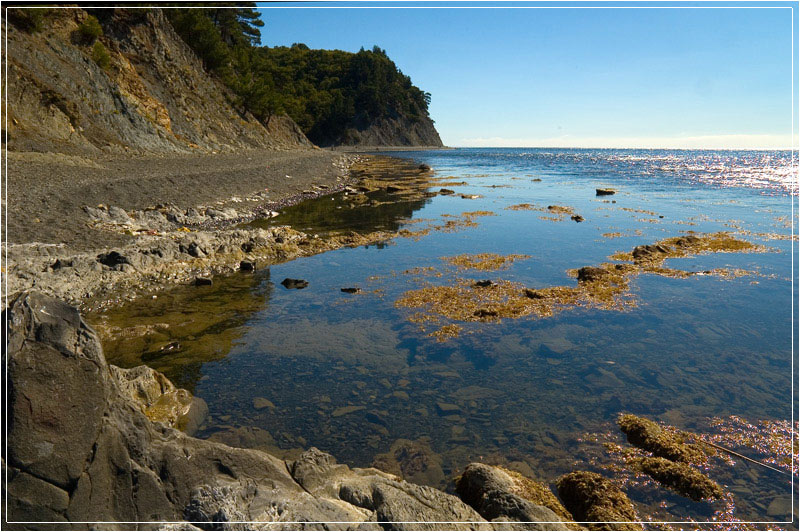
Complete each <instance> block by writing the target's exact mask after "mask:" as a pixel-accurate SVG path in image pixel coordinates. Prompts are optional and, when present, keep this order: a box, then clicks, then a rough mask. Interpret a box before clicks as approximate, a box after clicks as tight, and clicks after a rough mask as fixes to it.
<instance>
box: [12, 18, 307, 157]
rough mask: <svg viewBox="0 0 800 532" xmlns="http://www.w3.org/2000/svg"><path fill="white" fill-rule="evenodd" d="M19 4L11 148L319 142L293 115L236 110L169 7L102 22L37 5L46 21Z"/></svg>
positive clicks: (188, 148) (226, 147)
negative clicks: (264, 116) (170, 17)
mask: <svg viewBox="0 0 800 532" xmlns="http://www.w3.org/2000/svg"><path fill="white" fill-rule="evenodd" d="M11 11H12V13H11V14H9V19H8V20H6V19H4V20H3V30H4V31H6V32H7V36H8V41H7V42H8V44H7V46H6V47H5V48H4V58H3V59H4V61H5V62H6V63H7V65H8V75H7V76H6V77H4V79H3V83H4V89H7V102H8V107H7V111H8V120H7V124H8V126H7V127H8V145H7V148H8V149H9V150H11V151H40V152H47V151H55V152H62V153H92V152H98V151H100V150H102V151H110V152H124V151H128V150H133V151H138V152H193V151H195V152H212V151H231V150H237V149H242V148H298V147H311V143H310V142H309V141H308V139H307V138H306V137H305V135H304V134H303V132H302V131H301V130H300V128H299V127H298V126H297V125H296V124H295V123H294V122H293V121H292V120H291V119H290V118H289V117H288V116H286V115H281V116H276V117H273V118H272V119H271V120H270V121H269V126H268V127H266V126H265V125H264V124H263V123H262V122H260V121H258V120H256V119H255V118H254V117H253V116H252V115H250V114H249V113H247V112H245V111H243V110H237V109H235V108H234V106H233V105H232V104H231V102H232V101H233V97H232V94H231V93H230V92H229V91H228V89H227V88H225V87H224V86H223V85H222V84H221V83H220V82H219V81H218V80H217V79H215V78H214V77H212V76H210V75H209V74H208V73H207V72H206V70H204V68H203V64H202V62H201V61H200V60H199V59H198V58H197V56H196V55H195V54H194V52H193V51H192V50H191V49H190V48H189V47H188V46H187V45H186V44H185V43H184V42H183V40H182V39H181V38H180V37H179V36H178V35H177V34H176V33H175V31H174V30H173V28H172V26H171V25H170V23H169V22H168V21H167V19H166V17H165V16H164V14H163V12H161V11H160V10H144V9H113V10H95V11H97V15H98V17H99V18H100V25H99V27H97V25H96V21H94V20H93V19H91V18H90V17H89V15H88V14H87V12H86V11H84V10H82V9H78V8H75V9H42V10H38V11H39V14H38V16H40V17H41V20H40V21H39V22H38V25H36V24H29V23H26V20H27V19H26V17H28V18H30V16H32V14H34V12H35V11H36V10H17V12H18V13H19V16H17V17H15V16H14V14H13V11H14V10H11ZM42 13H44V14H42ZM20 17H21V18H22V20H21V21H20ZM92 22H94V23H95V27H97V28H98V29H97V30H94V31H95V33H92V31H93V30H92ZM34 26H37V27H34ZM98 32H99V33H100V35H97V33H98ZM4 127H5V125H4ZM4 139H5V135H4Z"/></svg>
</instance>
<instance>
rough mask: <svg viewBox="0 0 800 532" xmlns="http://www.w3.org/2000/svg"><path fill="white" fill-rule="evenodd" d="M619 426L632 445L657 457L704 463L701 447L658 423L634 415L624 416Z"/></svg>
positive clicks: (703, 453)
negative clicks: (685, 440)
mask: <svg viewBox="0 0 800 532" xmlns="http://www.w3.org/2000/svg"><path fill="white" fill-rule="evenodd" d="M617 425H619V428H620V430H621V431H622V432H623V433H624V434H625V436H626V437H627V439H628V442H629V443H630V444H631V445H635V446H636V447H638V448H640V449H642V450H644V451H648V452H651V453H653V454H654V455H655V456H659V457H662V458H667V459H669V460H674V461H676V462H686V463H704V462H705V461H706V454H705V452H704V451H703V449H702V447H700V446H699V445H695V444H691V443H685V442H684V441H683V440H684V439H683V437H681V436H680V435H678V434H676V433H672V432H668V431H666V430H664V429H663V428H661V426H659V425H658V423H655V422H654V421H650V420H649V419H645V418H642V417H638V416H634V415H633V414H623V415H621V416H619V418H618V419H617Z"/></svg>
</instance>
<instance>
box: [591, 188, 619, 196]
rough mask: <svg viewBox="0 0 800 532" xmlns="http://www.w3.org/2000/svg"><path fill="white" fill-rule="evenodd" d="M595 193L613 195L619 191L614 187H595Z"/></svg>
mask: <svg viewBox="0 0 800 532" xmlns="http://www.w3.org/2000/svg"><path fill="white" fill-rule="evenodd" d="M595 193H596V194H597V195H598V196H612V195H614V194H616V193H617V191H616V190H614V189H613V188H598V189H595Z"/></svg>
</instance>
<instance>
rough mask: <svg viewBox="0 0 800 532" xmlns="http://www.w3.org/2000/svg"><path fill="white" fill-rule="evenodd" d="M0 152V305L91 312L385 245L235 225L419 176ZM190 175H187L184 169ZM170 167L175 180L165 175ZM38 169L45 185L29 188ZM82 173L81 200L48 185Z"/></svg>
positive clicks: (394, 168)
mask: <svg viewBox="0 0 800 532" xmlns="http://www.w3.org/2000/svg"><path fill="white" fill-rule="evenodd" d="M9 155H11V156H10V157H9V162H10V163H12V162H13V163H14V164H9V172H10V173H11V175H13V176H14V181H12V183H11V185H12V186H11V187H10V190H9V192H8V194H7V198H11V199H12V201H9V202H8V207H9V227H8V228H7V229H8V232H9V235H8V236H9V237H11V238H10V239H8V240H10V241H6V240H5V239H4V242H3V246H4V251H6V252H7V255H6V257H7V263H6V265H5V270H4V274H5V282H6V286H7V290H8V291H7V293H8V298H7V299H5V300H4V302H3V308H6V307H7V306H8V305H9V304H10V301H11V300H12V299H13V298H14V297H15V296H16V295H17V294H19V293H21V292H22V291H25V290H29V289H37V290H39V291H42V292H43V293H46V294H48V295H51V296H54V297H56V298H58V299H61V300H63V301H65V302H67V303H69V304H72V305H76V306H77V307H78V308H80V309H81V310H97V309H99V308H105V307H108V306H113V305H115V304H117V303H120V302H122V301H125V300H131V299H134V298H136V297H139V296H141V295H142V294H143V293H145V292H147V293H149V292H153V291H156V290H158V289H159V288H161V287H163V286H167V285H173V284H180V283H183V284H190V283H193V282H213V281H212V280H211V279H210V278H211V277H212V276H213V275H216V274H222V273H233V272H235V271H237V270H239V269H240V267H241V265H242V263H243V262H244V263H250V264H252V265H253V266H254V267H262V266H267V265H270V264H275V263H279V262H285V261H288V260H291V259H293V258H296V257H299V256H303V255H311V254H316V253H321V252H324V251H328V250H332V249H336V248H339V247H343V246H354V245H361V244H364V243H369V242H371V241H373V240H374V239H379V240H380V239H385V238H388V237H389V236H390V235H384V234H375V235H354V234H353V235H345V236H342V237H335V238H325V239H322V238H317V237H316V236H309V235H306V234H304V233H302V232H299V231H295V230H293V229H290V228H288V227H275V228H270V229H259V228H252V227H243V226H242V224H244V223H245V222H248V221H250V220H253V219H255V218H258V217H267V218H268V217H270V216H271V215H274V212H275V211H276V210H280V209H282V208H284V207H286V206H289V205H293V204H296V203H299V202H302V201H305V200H309V199H313V198H316V197H320V196H324V195H328V194H333V193H336V192H339V191H341V190H343V189H344V188H345V187H347V186H349V185H350V184H352V183H356V182H358V181H360V180H362V179H368V178H370V177H373V176H375V175H377V174H380V173H384V174H385V173H387V172H388V173H390V174H392V173H396V174H397V175H398V176H400V177H401V178H402V176H403V175H418V174H420V170H419V169H417V168H416V166H415V165H414V164H413V163H412V162H410V161H404V160H400V159H391V158H388V157H385V156H364V155H357V154H347V155H344V154H337V153H334V152H331V151H327V150H308V151H299V150H298V151H294V152H289V153H285V152H277V153H276V152H266V153H262V152H243V153H239V154H236V155H232V154H219V155H211V156H207V155H203V156H175V157H172V156H150V157H137V158H133V157H125V158H119V157H109V158H101V159H98V160H96V161H91V160H88V159H84V158H77V157H63V158H62V159H63V161H64V162H56V159H57V158H61V157H60V156H58V155H57V154H35V155H32V154H13V155H12V154H9ZM26 163H27V164H28V167H27V168H26V170H25V171H20V169H21V168H23V167H24V165H25V164H26ZM189 167H192V168H193V169H194V171H193V172H191V173H189V172H186V169H187V168H189ZM115 170H116V171H117V172H119V173H118V174H113V171H115ZM176 170H177V171H179V172H180V171H181V170H183V171H184V173H178V174H175V175H170V173H169V172H173V171H176ZM44 171H48V172H49V173H48V175H52V176H55V177H56V178H54V179H50V180H48V181H47V183H41V181H42V180H41V179H40V178H39V179H38V181H39V186H31V182H33V181H34V180H36V179H37V176H38V175H41V172H44ZM137 171H138V172H140V175H136V174H135V172H137ZM81 172H83V173H82V174H80V177H79V178H78V179H77V181H78V184H79V186H94V188H93V189H92V190H90V191H87V193H86V194H77V193H76V191H75V190H74V189H73V186H75V184H74V183H73V182H65V181H64V180H61V179H58V177H59V176H63V175H66V174H68V173H71V174H73V175H74V174H75V173H81ZM286 176H289V177H286ZM234 177H235V178H234ZM26 185H28V187H27V189H26V188H25V187H26ZM17 200H19V201H17ZM37 214H38V216H37ZM25 216H27V217H28V218H27V223H26V219H25V218H24V217H25ZM40 217H41V218H40ZM45 217H47V218H45ZM31 218H32V219H33V221H31ZM20 228H21V230H19V232H16V230H17V229H20ZM4 236H5V235H4ZM198 278H199V279H202V281H198Z"/></svg>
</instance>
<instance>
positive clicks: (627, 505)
mask: <svg viewBox="0 0 800 532" xmlns="http://www.w3.org/2000/svg"><path fill="white" fill-rule="evenodd" d="M556 486H557V487H558V496H559V498H560V499H561V501H562V502H563V503H564V506H565V507H566V508H567V510H569V512H570V513H571V514H572V516H573V517H574V518H575V520H576V521H578V522H585V523H587V525H586V526H587V527H588V528H589V529H590V530H642V526H641V524H640V523H638V522H637V520H636V513H635V511H634V509H633V504H631V501H630V500H629V499H628V496H627V495H625V493H624V492H623V491H622V490H621V489H619V487H617V485H616V484H614V482H612V481H611V480H609V479H607V478H605V477H603V476H602V475H600V474H598V473H592V472H589V471H573V472H572V473H568V474H566V475H564V476H563V477H561V478H559V479H558V481H557V482H556Z"/></svg>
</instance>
